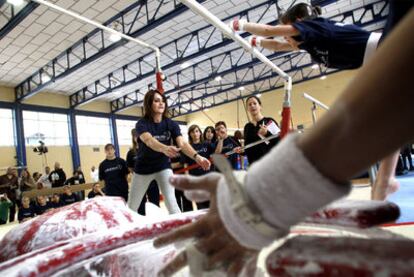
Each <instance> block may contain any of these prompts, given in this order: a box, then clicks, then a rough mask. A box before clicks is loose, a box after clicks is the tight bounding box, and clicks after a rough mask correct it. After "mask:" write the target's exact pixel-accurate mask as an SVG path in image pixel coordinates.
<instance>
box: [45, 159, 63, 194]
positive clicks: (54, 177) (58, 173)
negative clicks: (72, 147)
mask: <svg viewBox="0 0 414 277" xmlns="http://www.w3.org/2000/svg"><path fill="white" fill-rule="evenodd" d="M49 181H50V183H51V184H52V188H58V187H62V186H63V185H64V183H65V181H66V173H65V171H63V169H62V168H60V163H58V162H56V163H55V170H53V171H52V172H50V175H49Z"/></svg>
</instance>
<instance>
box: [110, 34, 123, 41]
mask: <svg viewBox="0 0 414 277" xmlns="http://www.w3.org/2000/svg"><path fill="white" fill-rule="evenodd" d="M121 39H122V37H121V36H120V35H118V34H111V35H110V36H109V40H110V41H112V42H117V41H120V40H121Z"/></svg>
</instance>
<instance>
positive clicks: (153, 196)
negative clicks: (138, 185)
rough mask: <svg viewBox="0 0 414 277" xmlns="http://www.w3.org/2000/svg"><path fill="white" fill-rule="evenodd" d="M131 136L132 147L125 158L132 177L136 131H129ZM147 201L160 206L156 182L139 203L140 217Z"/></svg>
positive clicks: (136, 145)
mask: <svg viewBox="0 0 414 277" xmlns="http://www.w3.org/2000/svg"><path fill="white" fill-rule="evenodd" d="M131 136H132V146H131V148H130V149H129V151H128V153H127V156H126V163H127V166H128V169H129V172H130V173H131V174H132V175H134V174H135V173H134V168H135V162H136V161H137V152H138V141H137V138H138V136H137V130H135V128H134V129H132V130H131ZM147 199H148V201H149V202H151V203H153V204H154V205H157V206H160V191H159V189H158V186H157V182H155V181H152V182H151V183H150V185H149V187H148V190H147V192H146V193H145V196H144V198H143V199H142V201H141V204H140V205H139V208H138V213H139V214H140V215H145V203H146V202H147Z"/></svg>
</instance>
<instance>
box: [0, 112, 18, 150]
mask: <svg viewBox="0 0 414 277" xmlns="http://www.w3.org/2000/svg"><path fill="white" fill-rule="evenodd" d="M0 126H1V129H2V130H1V136H0V146H14V145H15V133H14V124H13V112H12V110H11V109H0Z"/></svg>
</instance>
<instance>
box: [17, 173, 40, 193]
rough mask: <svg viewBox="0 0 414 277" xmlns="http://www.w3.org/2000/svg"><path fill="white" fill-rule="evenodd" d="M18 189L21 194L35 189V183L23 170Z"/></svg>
mask: <svg viewBox="0 0 414 277" xmlns="http://www.w3.org/2000/svg"><path fill="white" fill-rule="evenodd" d="M19 188H20V191H21V192H24V191H29V190H32V189H34V188H36V184H35V181H34V180H33V177H32V176H31V175H30V173H29V171H28V170H27V169H23V170H22V173H21V175H20V181H19Z"/></svg>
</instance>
